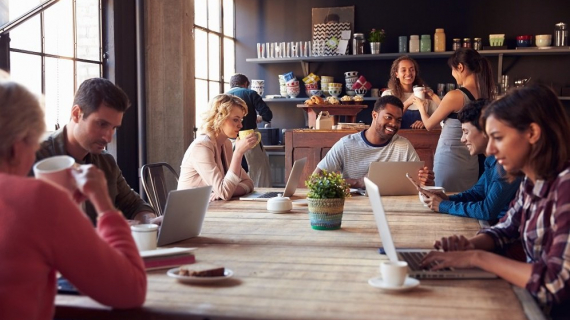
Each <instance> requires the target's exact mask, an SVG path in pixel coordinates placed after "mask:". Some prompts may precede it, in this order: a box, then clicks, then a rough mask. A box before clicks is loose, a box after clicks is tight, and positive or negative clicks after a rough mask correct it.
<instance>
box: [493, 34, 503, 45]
mask: <svg viewBox="0 0 570 320" xmlns="http://www.w3.org/2000/svg"><path fill="white" fill-rule="evenodd" d="M504 41H505V35H504V34H490V35H489V44H491V47H500V46H502V45H503V43H504Z"/></svg>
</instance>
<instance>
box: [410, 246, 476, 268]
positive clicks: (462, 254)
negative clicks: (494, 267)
mask: <svg viewBox="0 0 570 320" xmlns="http://www.w3.org/2000/svg"><path fill="white" fill-rule="evenodd" d="M478 251H479V250H477V251H475V250H469V251H454V252H439V251H432V252H430V253H428V254H427V255H426V256H425V257H424V259H423V260H422V263H421V264H420V267H421V268H427V267H428V266H430V265H432V266H431V267H430V268H429V269H430V270H434V271H435V270H442V269H446V268H459V269H466V268H473V267H477V266H476V265H475V264H474V263H473V262H474V261H475V258H476V256H477V252H478Z"/></svg>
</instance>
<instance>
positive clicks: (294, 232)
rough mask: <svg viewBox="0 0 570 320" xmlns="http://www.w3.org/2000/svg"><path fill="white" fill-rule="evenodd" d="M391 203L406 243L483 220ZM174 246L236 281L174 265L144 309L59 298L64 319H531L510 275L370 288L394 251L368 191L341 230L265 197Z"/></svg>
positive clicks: (411, 200) (157, 278) (407, 201)
mask: <svg viewBox="0 0 570 320" xmlns="http://www.w3.org/2000/svg"><path fill="white" fill-rule="evenodd" d="M303 192H306V190H300V192H299V190H298V191H297V194H299V193H303ZM383 201H384V206H385V209H386V211H387V218H388V222H389V224H390V227H391V230H392V234H393V237H394V241H395V244H396V246H397V247H417V248H430V247H431V245H432V243H433V241H434V240H435V239H438V238H441V237H443V236H447V235H450V234H453V233H457V234H465V235H473V234H475V233H476V232H477V230H478V229H479V224H478V223H477V221H476V220H472V219H466V218H458V217H453V216H449V215H443V214H438V213H433V212H431V211H430V210H428V209H427V208H425V207H423V206H422V205H421V204H420V202H419V200H418V197H417V196H404V197H384V198H383ZM174 246H188V247H197V248H198V249H197V250H196V258H197V260H198V261H204V262H210V263H214V264H221V265H223V266H225V267H226V268H229V269H231V270H233V271H234V276H233V278H231V279H228V280H226V281H224V282H221V283H217V284H212V285H189V284H182V283H179V282H177V281H176V280H174V279H172V278H170V277H168V276H166V270H158V271H151V272H149V273H148V293H147V299H146V302H145V305H144V306H143V308H141V309H136V310H112V309H110V308H108V307H105V306H102V305H100V304H98V303H96V302H94V301H93V300H91V299H90V298H88V297H84V296H70V295H58V296H57V298H56V306H57V308H56V318H61V319H78V318H81V319H101V318H105V319H182V318H184V319H192V318H196V319H206V318H207V319H226V318H234V319H238V318H239V319H422V320H425V319H462V320H467V319H513V320H516V319H526V316H525V313H524V311H523V305H522V304H521V302H520V301H519V299H517V296H516V294H515V292H514V291H513V288H512V286H511V285H510V284H509V283H507V282H506V281H504V280H501V279H493V280H421V285H420V286H419V287H418V288H415V289H413V290H412V291H409V292H406V293H400V294H391V293H386V292H383V291H380V290H379V289H376V288H373V287H371V286H369V285H368V283H367V281H368V279H369V278H371V277H375V276H377V275H378V274H377V273H378V266H379V263H380V261H381V260H382V259H386V257H385V256H383V255H380V254H379V253H378V248H379V247H381V246H382V244H381V241H380V237H379V234H378V230H377V228H376V224H375V222H374V217H373V215H372V212H371V208H370V203H369V201H368V198H366V197H363V196H354V197H352V198H348V199H347V200H346V203H345V210H344V216H343V221H342V228H341V229H340V230H336V231H316V230H312V229H311V227H310V224H309V220H308V214H307V207H306V206H295V207H294V208H293V211H292V212H290V213H287V214H272V213H269V212H267V210H266V204H265V203H264V202H256V201H237V200H234V201H216V202H213V203H211V205H210V208H209V210H208V213H207V215H206V219H205V221H204V225H203V229H202V234H201V235H200V236H199V237H197V238H194V239H189V240H186V241H183V242H180V243H176V244H174ZM525 307H527V306H525Z"/></svg>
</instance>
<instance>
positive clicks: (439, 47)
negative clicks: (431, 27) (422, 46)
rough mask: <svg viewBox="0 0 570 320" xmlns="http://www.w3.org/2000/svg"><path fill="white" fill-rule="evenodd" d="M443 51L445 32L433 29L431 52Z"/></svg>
mask: <svg viewBox="0 0 570 320" xmlns="http://www.w3.org/2000/svg"><path fill="white" fill-rule="evenodd" d="M444 51H445V32H444V30H443V29H442V28H438V29H435V34H434V35H433V52H444Z"/></svg>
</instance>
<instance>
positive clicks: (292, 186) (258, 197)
mask: <svg viewBox="0 0 570 320" xmlns="http://www.w3.org/2000/svg"><path fill="white" fill-rule="evenodd" d="M306 162H307V158H303V159H299V160H297V161H295V163H294V164H293V168H292V169H291V173H290V174H289V179H287V184H286V185H285V190H284V191H270V192H257V191H254V192H252V193H249V194H247V195H245V196H242V197H240V198H239V199H240V200H254V201H267V200H269V199H270V198H273V197H277V195H278V194H280V193H282V194H283V196H284V197H290V196H292V195H293V194H295V191H296V190H297V186H298V185H299V182H300V181H301V176H302V175H303V169H305V163H306ZM408 183H409V182H408Z"/></svg>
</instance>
